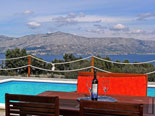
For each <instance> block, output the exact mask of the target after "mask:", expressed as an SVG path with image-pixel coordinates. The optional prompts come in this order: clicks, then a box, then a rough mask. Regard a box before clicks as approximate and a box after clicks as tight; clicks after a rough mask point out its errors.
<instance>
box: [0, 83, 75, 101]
mask: <svg viewBox="0 0 155 116" xmlns="http://www.w3.org/2000/svg"><path fill="white" fill-rule="evenodd" d="M50 90H51V91H66V92H71V91H76V90H77V88H76V84H66V83H47V82H26V81H9V82H4V83H0V103H5V100H4V99H5V93H11V94H27V95H37V94H39V93H42V92H44V91H50Z"/></svg>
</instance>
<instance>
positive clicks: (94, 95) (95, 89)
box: [91, 70, 98, 100]
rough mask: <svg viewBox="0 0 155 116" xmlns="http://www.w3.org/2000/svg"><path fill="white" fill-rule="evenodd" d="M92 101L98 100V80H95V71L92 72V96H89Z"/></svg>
mask: <svg viewBox="0 0 155 116" xmlns="http://www.w3.org/2000/svg"><path fill="white" fill-rule="evenodd" d="M91 99H92V100H97V99H98V80H97V78H96V71H95V70H94V78H93V80H92V95H91Z"/></svg>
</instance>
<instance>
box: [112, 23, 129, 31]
mask: <svg viewBox="0 0 155 116" xmlns="http://www.w3.org/2000/svg"><path fill="white" fill-rule="evenodd" d="M110 30H112V31H128V30H129V27H127V26H125V25H123V24H116V25H114V26H112V27H111V28H110Z"/></svg>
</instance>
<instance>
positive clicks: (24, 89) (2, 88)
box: [0, 81, 155, 103]
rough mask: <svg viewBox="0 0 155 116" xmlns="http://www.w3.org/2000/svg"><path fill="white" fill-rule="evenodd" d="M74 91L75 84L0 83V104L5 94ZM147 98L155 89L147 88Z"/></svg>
mask: <svg viewBox="0 0 155 116" xmlns="http://www.w3.org/2000/svg"><path fill="white" fill-rule="evenodd" d="M76 90H77V85H76V84H66V83H48V82H28V81H8V82H4V83H0V103H5V93H10V94H25V95H37V94H39V93H42V92H44V91H65V92H72V91H76ZM147 96H152V97H155V88H153V87H148V89H147Z"/></svg>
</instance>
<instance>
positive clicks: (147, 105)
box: [39, 91, 155, 116]
mask: <svg viewBox="0 0 155 116" xmlns="http://www.w3.org/2000/svg"><path fill="white" fill-rule="evenodd" d="M40 95H41V96H59V99H60V106H59V108H60V110H62V111H75V112H79V101H78V100H77V99H78V98H79V97H88V96H89V94H84V93H76V92H58V91H45V92H43V93H40V94H39V96H40ZM110 96H111V97H113V98H115V99H116V100H117V102H121V103H137V104H144V114H145V115H146V116H155V98H153V97H143V96H122V95H110Z"/></svg>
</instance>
